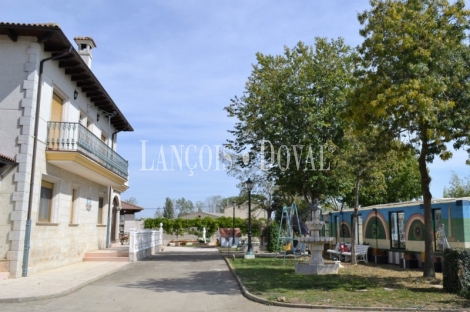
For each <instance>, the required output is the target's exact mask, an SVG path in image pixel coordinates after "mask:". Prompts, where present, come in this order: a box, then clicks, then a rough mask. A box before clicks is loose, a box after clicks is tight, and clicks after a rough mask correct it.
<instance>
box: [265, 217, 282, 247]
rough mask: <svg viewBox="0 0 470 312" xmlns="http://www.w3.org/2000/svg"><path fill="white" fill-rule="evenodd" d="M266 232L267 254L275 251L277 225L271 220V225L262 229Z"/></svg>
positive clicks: (277, 234)
mask: <svg viewBox="0 0 470 312" xmlns="http://www.w3.org/2000/svg"><path fill="white" fill-rule="evenodd" d="M264 230H265V231H266V232H265V233H266V241H267V246H266V247H267V249H268V251H269V252H275V251H276V245H277V238H278V236H279V225H278V224H277V222H276V221H274V220H273V222H272V223H271V224H269V225H268V226H266V228H265V229H264Z"/></svg>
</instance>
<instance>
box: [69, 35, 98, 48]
mask: <svg viewBox="0 0 470 312" xmlns="http://www.w3.org/2000/svg"><path fill="white" fill-rule="evenodd" d="M73 40H90V41H91V42H93V45H94V46H95V48H96V47H97V45H96V43H95V40H93V38H91V37H75V38H73Z"/></svg>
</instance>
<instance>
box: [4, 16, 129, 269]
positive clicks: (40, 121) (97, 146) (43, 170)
mask: <svg viewBox="0 0 470 312" xmlns="http://www.w3.org/2000/svg"><path fill="white" fill-rule="evenodd" d="M95 47H96V44H95V42H94V40H93V39H92V38H89V37H76V38H75V43H74V44H72V43H71V42H70V41H69V40H68V39H67V37H66V36H65V34H64V33H63V32H62V30H61V29H60V28H59V26H58V25H56V24H17V23H3V22H0V155H1V157H0V272H1V271H4V272H8V273H9V277H10V278H15V277H20V276H27V275H28V274H32V273H36V272H39V271H42V270H47V269H52V268H56V267H59V266H63V265H68V264H72V263H76V262H79V261H82V258H83V255H84V254H85V253H86V252H88V251H93V250H97V249H103V248H106V247H108V246H110V244H111V242H113V241H117V240H118V238H119V214H120V213H119V210H120V207H121V199H120V196H121V193H122V192H124V191H125V190H126V189H127V188H128V186H127V182H128V163H127V161H126V160H125V159H123V158H122V157H121V156H120V155H119V154H118V153H117V152H116V150H117V148H116V147H117V134H118V133H119V132H122V131H133V129H132V127H131V125H130V124H129V122H128V121H127V120H126V118H125V117H124V115H123V114H122V113H121V112H120V110H119V108H118V107H117V105H116V104H115V103H114V101H113V100H112V98H111V97H110V96H109V94H108V93H107V92H106V90H105V89H104V88H103V86H102V85H101V84H100V82H99V81H98V79H97V78H96V77H95V76H94V74H93V72H92V71H91V61H92V49H94V48H95ZM1 164H3V166H1ZM2 167H7V168H6V170H2ZM30 190H32V192H31V191H30ZM28 232H29V233H30V234H28Z"/></svg>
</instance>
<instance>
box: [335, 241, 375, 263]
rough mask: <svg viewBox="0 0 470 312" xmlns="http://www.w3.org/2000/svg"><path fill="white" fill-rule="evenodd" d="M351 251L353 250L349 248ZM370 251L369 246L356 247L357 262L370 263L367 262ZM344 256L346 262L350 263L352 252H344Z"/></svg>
mask: <svg viewBox="0 0 470 312" xmlns="http://www.w3.org/2000/svg"><path fill="white" fill-rule="evenodd" d="M348 248H349V250H351V247H349V246H348ZM368 250H369V245H356V262H360V261H364V262H365V263H369V261H368V260H367V251H368ZM341 255H342V256H344V261H345V262H348V261H349V260H350V259H351V257H352V255H351V252H350V251H344V252H342V253H341Z"/></svg>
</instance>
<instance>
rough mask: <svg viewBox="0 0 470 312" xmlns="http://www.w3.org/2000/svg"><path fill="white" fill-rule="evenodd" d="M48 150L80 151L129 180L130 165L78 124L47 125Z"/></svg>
mask: <svg viewBox="0 0 470 312" xmlns="http://www.w3.org/2000/svg"><path fill="white" fill-rule="evenodd" d="M46 149H47V150H50V151H51V150H52V151H78V152H80V153H82V154H83V155H85V156H87V157H88V158H90V159H92V160H94V161H96V162H97V163H99V164H100V165H102V166H103V167H105V168H106V169H108V170H110V171H112V172H114V173H116V174H117V175H119V176H120V177H122V178H125V179H127V177H128V172H129V171H128V168H129V163H128V162H127V160H125V159H124V158H122V157H121V156H120V155H119V154H118V153H116V152H115V151H114V150H113V149H111V148H110V147H109V146H107V145H106V144H105V143H104V142H103V141H101V140H100V139H99V138H98V137H97V136H96V135H94V134H93V133H92V132H91V131H90V130H88V129H87V128H86V127H84V126H82V125H81V124H80V123H78V122H54V121H49V122H48V123H47V140H46Z"/></svg>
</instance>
